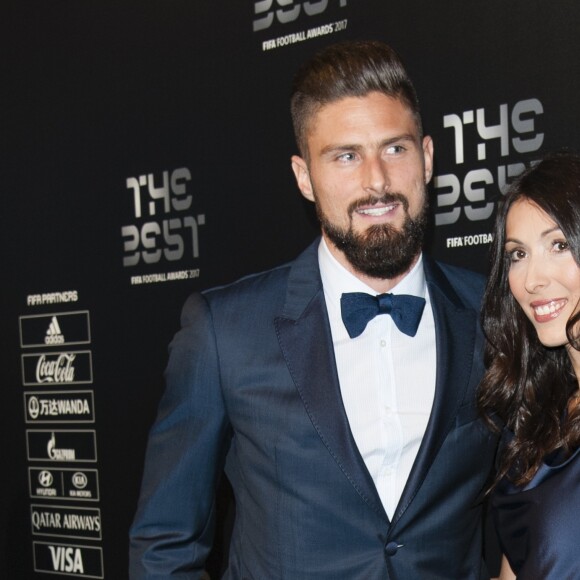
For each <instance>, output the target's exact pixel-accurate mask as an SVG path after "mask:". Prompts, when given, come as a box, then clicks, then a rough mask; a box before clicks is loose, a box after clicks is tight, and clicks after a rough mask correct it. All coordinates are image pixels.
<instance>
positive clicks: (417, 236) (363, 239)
mask: <svg viewBox="0 0 580 580" xmlns="http://www.w3.org/2000/svg"><path fill="white" fill-rule="evenodd" d="M393 202H400V203H401V205H402V206H403V208H404V210H405V214H406V216H405V221H404V223H403V225H402V228H401V229H400V230H399V229H397V228H395V227H393V226H392V225H391V224H376V225H372V226H370V227H369V228H367V229H366V230H365V231H364V232H361V233H357V232H355V231H354V230H353V226H352V217H351V223H350V226H349V227H348V229H346V228H345V229H342V228H340V227H338V226H336V225H334V224H332V223H331V222H330V221H329V220H328V218H327V217H326V216H325V215H324V214H323V212H322V210H321V209H320V206H319V204H318V203H316V213H317V215H318V219H319V220H320V224H321V226H322V231H323V232H324V233H325V234H326V236H327V238H328V239H329V240H330V241H331V242H332V243H333V244H334V245H335V246H336V247H337V248H338V249H339V250H340V251H342V252H343V253H344V255H345V257H346V259H347V260H348V261H349V263H350V264H351V266H352V267H353V268H354V269H355V270H356V271H357V272H359V273H361V274H365V275H367V276H370V277H371V278H380V279H391V278H396V277H397V276H400V275H401V274H404V273H405V272H407V271H408V270H409V269H410V268H411V266H412V265H413V262H414V260H415V259H416V258H417V256H418V255H419V252H420V251H421V248H422V246H423V239H424V237H425V231H426V229H427V223H428V204H427V196H426V195H425V203H424V205H423V208H422V209H421V212H420V213H419V215H418V216H417V217H416V218H411V216H410V215H409V211H408V210H409V202H408V201H407V198H406V197H405V196H404V195H402V194H400V193H386V194H385V195H383V196H382V197H381V198H380V199H377V198H376V197H372V196H371V197H368V198H366V199H360V200H357V201H356V202H354V203H352V204H351V205H350V206H349V208H348V212H349V216H352V214H353V213H354V212H355V211H356V210H357V208H359V207H363V206H369V205H372V204H375V203H384V204H388V203H393Z"/></svg>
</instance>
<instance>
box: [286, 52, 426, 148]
mask: <svg viewBox="0 0 580 580" xmlns="http://www.w3.org/2000/svg"><path fill="white" fill-rule="evenodd" d="M375 91H376V92H379V93H382V94H384V95H387V96H389V97H393V98H396V99H400V100H401V101H402V102H403V103H404V104H405V105H406V106H407V107H408V108H409V110H410V111H411V112H412V113H413V116H414V117H415V120H416V123H417V129H418V131H419V136H420V137H422V126H421V117H420V114H419V101H418V99H417V94H416V92H415V87H414V86H413V83H412V82H411V80H410V78H409V76H408V75H407V71H406V70H405V67H404V66H403V63H402V62H401V59H400V58H399V56H398V54H397V53H396V52H395V51H394V50H393V49H392V48H391V47H390V46H388V45H387V44H385V43H383V42H378V41H349V42H343V43H339V44H333V45H330V46H327V47H326V48H323V49H322V50H320V51H319V52H317V53H316V54H315V55H314V56H313V57H312V59H310V60H309V61H307V62H306V63H305V64H304V65H303V66H302V67H301V68H300V69H299V70H298V72H297V74H296V76H295V78H294V83H293V85H292V97H291V101H290V109H291V113H292V122H293V124H294V134H295V136H296V143H297V145H298V149H299V150H300V154H301V155H302V157H304V158H305V159H308V148H307V137H308V129H309V127H308V124H309V122H310V120H311V118H312V116H313V115H314V114H315V113H316V112H318V110H319V109H320V108H322V107H323V106H324V105H327V104H329V103H333V102H335V101H338V100H340V99H343V98H346V97H364V96H366V95H368V94H369V93H371V92H375Z"/></svg>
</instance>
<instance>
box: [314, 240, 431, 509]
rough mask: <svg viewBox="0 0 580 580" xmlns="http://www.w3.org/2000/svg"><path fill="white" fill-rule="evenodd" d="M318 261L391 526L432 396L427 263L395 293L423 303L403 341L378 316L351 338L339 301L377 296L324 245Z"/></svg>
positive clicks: (340, 358) (350, 413) (351, 405)
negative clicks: (362, 294)
mask: <svg viewBox="0 0 580 580" xmlns="http://www.w3.org/2000/svg"><path fill="white" fill-rule="evenodd" d="M318 260H319V265H320V274H321V277H322V285H323V288H324V297H325V300H326V306H327V308H328V316H329V318H330V328H331V331H332V341H333V345H334V353H335V356H336V364H337V370H338V378H339V381H340V390H341V393H342V399H343V403H344V407H345V409H346V415H347V417H348V421H349V424H350V428H351V431H352V434H353V437H354V440H355V442H356V444H357V447H358V449H359V451H360V454H361V455H362V457H363V459H364V462H365V464H366V466H367V469H368V470H369V472H370V474H371V476H372V478H373V481H374V482H375V485H376V488H377V490H378V493H379V496H380V498H381V501H382V504H383V506H384V508H385V511H386V512H387V515H388V516H389V518H390V519H392V518H393V515H394V513H395V509H396V507H397V504H398V502H399V499H400V498H401V494H402V493H403V489H404V487H405V483H406V482H407V478H408V477H409V473H410V472H411V467H412V466H413V462H414V461H415V458H416V456H417V452H418V450H419V446H420V444H421V441H422V439H423V435H424V433H425V429H426V427H427V422H428V421H429V415H430V413H431V407H432V406H433V397H434V394H435V369H436V345H435V324H434V321H433V310H432V308H431V303H430V300H429V294H428V292H427V285H426V283H425V274H424V272H423V261H422V256H421V257H420V258H419V260H418V261H417V263H416V264H415V266H414V267H413V269H412V270H411V271H410V272H409V274H408V275H407V276H405V278H403V280H401V282H399V284H397V285H396V286H395V287H394V288H393V289H392V290H391V293H392V294H412V295H414V296H419V297H424V298H425V300H426V305H425V310H424V311H423V316H422V318H421V322H420V324H419V328H418V330H417V334H416V335H415V336H414V337H410V336H407V335H405V334H403V333H402V332H401V331H400V330H399V329H398V328H397V326H396V325H395V323H394V322H393V319H392V318H391V317H390V316H389V315H387V314H381V315H378V316H376V317H375V318H374V319H373V320H371V321H370V322H369V323H368V325H367V327H366V329H365V330H364V332H363V333H362V334H361V335H360V336H358V337H356V338H350V337H349V336H348V333H347V331H346V328H345V327H344V324H343V322H342V318H341V314H340V297H341V295H342V294H343V293H345V292H366V293H367V294H371V295H373V296H376V295H377V294H378V293H377V292H375V291H374V290H373V289H372V288H369V287H368V286H367V285H366V284H364V283H363V282H362V281H361V280H359V279H358V278H357V277H356V276H354V275H353V274H351V273H350V272H349V271H348V270H346V269H345V268H344V267H343V266H342V265H341V264H340V263H339V262H338V261H337V260H336V258H334V256H333V255H332V254H331V253H330V250H329V249H328V246H327V245H326V243H325V241H324V239H323V240H322V241H321V242H320V246H319V248H318Z"/></svg>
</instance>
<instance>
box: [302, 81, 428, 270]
mask: <svg viewBox="0 0 580 580" xmlns="http://www.w3.org/2000/svg"><path fill="white" fill-rule="evenodd" d="M308 129H309V131H308V134H307V144H308V154H309V160H308V162H307V161H306V160H304V159H302V158H301V157H298V156H294V157H293V158H292V168H293V170H294V173H295V175H296V180H297V182H298V186H299V188H300V190H301V192H302V194H303V195H304V196H305V197H306V198H307V199H309V200H311V201H314V202H315V204H316V209H317V213H318V216H319V218H320V220H321V224H322V233H323V236H324V237H325V239H326V241H327V243H328V245H329V248H330V250H331V252H333V254H334V255H335V257H336V258H337V259H338V260H339V261H340V262H341V263H343V265H345V266H346V267H347V268H349V269H351V270H354V271H355V273H362V274H364V275H367V276H370V277H373V278H396V277H397V276H400V275H402V274H404V273H406V272H407V271H408V269H409V268H410V267H411V266H412V265H413V263H414V261H415V259H416V258H417V256H418V254H419V252H420V248H421V244H422V239H423V232H424V229H425V222H426V210H427V194H426V188H425V185H426V183H427V182H428V181H429V179H430V178H431V172H432V161H433V144H432V141H431V139H430V138H429V137H425V138H424V139H423V140H421V139H420V136H419V131H418V128H417V124H416V121H415V118H414V116H413V114H412V112H411V111H410V110H409V109H408V107H407V106H406V105H405V104H404V103H403V102H401V101H400V100H398V99H394V98H391V97H388V96H386V95H383V94H381V93H377V92H373V93H370V94H368V95H367V96H365V97H361V98H357V97H347V98H344V99H341V100H339V101H336V102H333V103H330V104H328V105H326V106H324V107H322V108H321V109H320V110H319V111H318V112H317V113H315V114H314V116H313V118H312V119H311V120H310V123H309V127H308Z"/></svg>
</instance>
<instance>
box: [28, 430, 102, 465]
mask: <svg viewBox="0 0 580 580" xmlns="http://www.w3.org/2000/svg"><path fill="white" fill-rule="evenodd" d="M26 448H27V449H26V450H27V454H28V460H29V461H46V460H47V459H50V460H51V461H60V462H68V463H74V462H77V461H90V462H96V461H97V438H96V432H95V431H94V430H90V431H89V430H86V431H85V430H70V431H59V430H53V431H50V430H40V429H39V430H31V429H29V430H27V431H26Z"/></svg>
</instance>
